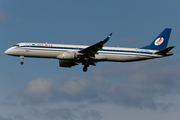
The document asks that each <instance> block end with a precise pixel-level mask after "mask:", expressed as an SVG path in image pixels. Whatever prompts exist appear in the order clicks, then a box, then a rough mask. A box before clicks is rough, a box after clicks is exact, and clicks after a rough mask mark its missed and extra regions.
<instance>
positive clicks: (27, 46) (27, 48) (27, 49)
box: [25, 43, 30, 52]
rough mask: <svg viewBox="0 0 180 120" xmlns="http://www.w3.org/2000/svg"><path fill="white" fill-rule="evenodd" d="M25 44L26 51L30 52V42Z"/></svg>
mask: <svg viewBox="0 0 180 120" xmlns="http://www.w3.org/2000/svg"><path fill="white" fill-rule="evenodd" d="M25 46H26V47H25V50H26V52H29V50H30V48H29V47H30V43H26V44H25Z"/></svg>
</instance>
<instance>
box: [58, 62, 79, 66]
mask: <svg viewBox="0 0 180 120" xmlns="http://www.w3.org/2000/svg"><path fill="white" fill-rule="evenodd" d="M75 65H78V64H76V63H75V62H72V61H65V60H59V66H60V67H72V66H75Z"/></svg>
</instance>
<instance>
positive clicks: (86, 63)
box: [82, 61, 89, 72]
mask: <svg viewBox="0 0 180 120" xmlns="http://www.w3.org/2000/svg"><path fill="white" fill-rule="evenodd" d="M82 64H83V65H84V67H83V71H84V72H86V71H87V70H88V67H89V62H88V61H85V62H83V63H82Z"/></svg>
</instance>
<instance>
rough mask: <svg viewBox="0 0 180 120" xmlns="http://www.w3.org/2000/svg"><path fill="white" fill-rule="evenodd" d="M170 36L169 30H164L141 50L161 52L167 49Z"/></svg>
mask: <svg viewBox="0 0 180 120" xmlns="http://www.w3.org/2000/svg"><path fill="white" fill-rule="evenodd" d="M170 34H171V28H166V29H164V30H163V31H162V32H161V34H159V36H158V37H157V38H156V39H155V40H154V41H153V42H152V43H151V44H150V45H148V46H145V47H142V48H141V49H150V50H162V49H165V48H166V47H167V44H168V41H169V36H170Z"/></svg>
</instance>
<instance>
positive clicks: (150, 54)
mask: <svg viewBox="0 0 180 120" xmlns="http://www.w3.org/2000/svg"><path fill="white" fill-rule="evenodd" d="M87 47H88V46H83V45H65V44H48V43H19V44H17V45H15V46H13V47H11V48H9V49H8V50H6V51H5V54H8V55H12V56H24V57H37V58H55V59H59V58H58V55H60V54H62V53H64V52H67V51H68V52H75V53H78V51H79V50H82V49H84V48H87ZM155 52H157V51H156V50H147V49H138V48H122V47H103V48H102V50H99V51H98V53H97V54H95V58H96V59H95V62H98V61H114V62H130V61H139V60H146V59H153V58H160V57H164V56H162V55H157V54H154V53H155ZM76 62H78V61H76Z"/></svg>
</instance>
